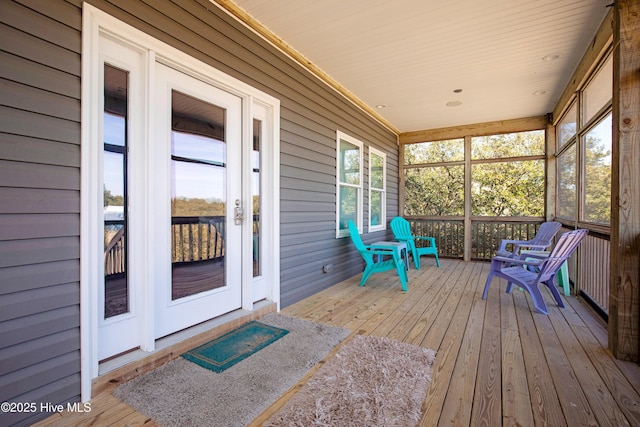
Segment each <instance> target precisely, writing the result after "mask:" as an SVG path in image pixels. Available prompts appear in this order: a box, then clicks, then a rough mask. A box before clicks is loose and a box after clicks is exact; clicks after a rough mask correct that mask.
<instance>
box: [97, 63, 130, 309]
mask: <svg viewBox="0 0 640 427" xmlns="http://www.w3.org/2000/svg"><path fill="white" fill-rule="evenodd" d="M127 82H128V73H127V72H126V71H122V70H119V69H117V68H115V67H112V66H110V65H107V64H105V66H104V114H103V120H104V126H103V128H104V137H103V139H104V142H103V143H104V153H103V158H104V168H103V170H104V175H103V182H104V188H103V206H104V317H105V319H107V318H109V317H113V316H117V315H119V314H124V313H128V312H129V287H128V283H127V282H128V280H127V208H126V198H127V194H126V193H127V191H126V190H127V186H126V170H127Z"/></svg>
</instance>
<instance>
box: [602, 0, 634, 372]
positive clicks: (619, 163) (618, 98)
mask: <svg viewBox="0 0 640 427" xmlns="http://www.w3.org/2000/svg"><path fill="white" fill-rule="evenodd" d="M613 25H614V29H613V34H614V51H613V156H612V189H611V190H612V191H611V194H612V212H611V276H610V283H611V294H610V308H609V349H610V350H611V352H612V353H613V354H614V355H615V356H616V357H617V358H618V359H622V360H629V361H635V362H640V1H639V0H617V1H616V2H615V6H614V18H613Z"/></svg>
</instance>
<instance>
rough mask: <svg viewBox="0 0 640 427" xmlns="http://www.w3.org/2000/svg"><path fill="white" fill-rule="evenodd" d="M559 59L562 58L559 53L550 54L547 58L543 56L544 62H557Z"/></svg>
mask: <svg viewBox="0 0 640 427" xmlns="http://www.w3.org/2000/svg"><path fill="white" fill-rule="evenodd" d="M558 58H560V54H559V53H552V54H549V55H547V56H543V57H542V60H543V61H547V62H549V61H555V60H556V59H558Z"/></svg>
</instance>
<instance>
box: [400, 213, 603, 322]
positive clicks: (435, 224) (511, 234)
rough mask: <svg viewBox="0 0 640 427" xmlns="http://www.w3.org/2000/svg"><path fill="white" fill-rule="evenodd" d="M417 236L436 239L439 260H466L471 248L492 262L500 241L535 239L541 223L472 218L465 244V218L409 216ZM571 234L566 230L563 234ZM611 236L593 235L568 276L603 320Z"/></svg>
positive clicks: (472, 254) (571, 263)
mask: <svg viewBox="0 0 640 427" xmlns="http://www.w3.org/2000/svg"><path fill="white" fill-rule="evenodd" d="M407 219H408V220H409V222H410V223H411V229H412V231H413V233H414V234H416V235H421V236H432V237H435V239H436V245H437V246H438V254H439V256H440V257H448V258H460V259H462V258H463V257H464V253H465V244H467V245H469V246H468V247H469V253H470V257H471V259H473V260H478V261H489V260H491V258H492V257H493V256H494V255H495V251H496V248H497V247H498V245H499V243H500V240H501V239H512V240H528V239H531V238H533V236H535V234H536V233H537V231H538V228H539V227H540V224H541V223H542V221H540V220H527V219H522V218H517V219H514V218H472V220H471V232H470V233H469V239H470V241H469V242H465V237H464V236H465V230H464V227H465V225H464V221H463V220H462V219H452V218H447V219H431V218H430V219H424V218H411V217H407ZM566 231H569V229H567V228H564V229H562V230H561V232H566ZM609 258H610V244H609V236H607V235H603V234H600V233H594V232H590V234H589V235H588V236H587V237H586V239H585V240H584V241H583V243H582V244H581V245H580V247H579V248H578V250H577V251H576V253H575V254H574V256H573V257H572V258H571V259H570V260H569V277H570V279H571V281H572V282H573V283H574V290H573V291H574V293H575V294H581V295H583V296H584V297H586V298H587V299H588V300H589V301H590V302H592V304H593V305H594V306H595V307H596V309H597V310H599V311H600V312H601V313H602V314H604V317H606V315H607V314H608V312H609Z"/></svg>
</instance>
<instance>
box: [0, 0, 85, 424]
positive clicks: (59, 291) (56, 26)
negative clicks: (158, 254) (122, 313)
mask: <svg viewBox="0 0 640 427" xmlns="http://www.w3.org/2000/svg"><path fill="white" fill-rule="evenodd" d="M81 23H82V15H81V10H80V9H79V8H78V7H77V6H74V5H72V4H70V3H67V2H65V1H62V0H54V1H48V2H42V1H28V0H25V1H19V2H12V1H4V2H3V4H2V13H1V14H0V62H1V63H2V67H0V361H1V363H0V401H7V400H10V401H11V400H13V401H17V402H35V403H39V402H51V403H63V402H67V401H77V400H78V399H79V395H80V375H79V373H80V334H79V332H80V315H79V313H80V285H79V280H80V268H79V265H80V262H79V257H80V244H79V235H80V112H81V110H80V92H81V87H80V69H81V64H80V50H81V45H82V44H81V42H82V39H81V32H80V30H81ZM47 415H48V414H46V413H44V414H40V413H38V414H35V415H34V414H28V413H23V414H3V418H2V420H1V421H0V424H2V425H11V424H15V425H29V424H31V423H32V422H34V421H36V420H38V419H40V418H43V417H46V416H47Z"/></svg>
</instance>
